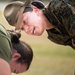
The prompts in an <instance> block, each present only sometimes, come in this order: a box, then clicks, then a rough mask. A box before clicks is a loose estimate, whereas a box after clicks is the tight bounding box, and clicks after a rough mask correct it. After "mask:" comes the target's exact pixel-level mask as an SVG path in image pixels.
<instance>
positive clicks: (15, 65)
mask: <svg viewBox="0 0 75 75" xmlns="http://www.w3.org/2000/svg"><path fill="white" fill-rule="evenodd" d="M19 57H20V56H19V55H18V53H14V55H13V56H12V59H11V61H10V67H11V72H12V73H16V74H18V73H22V72H25V71H26V69H27V65H26V64H25V63H21V62H17V60H18V58H19Z"/></svg>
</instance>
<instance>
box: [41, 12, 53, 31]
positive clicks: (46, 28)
mask: <svg viewBox="0 0 75 75" xmlns="http://www.w3.org/2000/svg"><path fill="white" fill-rule="evenodd" d="M41 14H42V15H41V17H42V21H43V25H44V29H45V30H48V29H52V28H54V26H53V25H52V24H51V23H50V22H49V21H48V19H47V18H46V17H45V15H44V14H43V12H41Z"/></svg>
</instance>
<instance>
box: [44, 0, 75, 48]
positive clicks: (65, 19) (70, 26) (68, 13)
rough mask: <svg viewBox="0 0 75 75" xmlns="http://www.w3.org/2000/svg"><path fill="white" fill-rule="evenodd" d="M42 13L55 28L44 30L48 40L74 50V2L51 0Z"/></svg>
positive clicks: (70, 0)
mask: <svg viewBox="0 0 75 75" xmlns="http://www.w3.org/2000/svg"><path fill="white" fill-rule="evenodd" d="M43 12H44V15H45V16H46V18H47V19H48V20H49V22H50V23H51V24H52V25H53V26H54V27H55V28H53V29H50V30H46V31H47V33H48V38H49V39H50V40H51V41H53V42H55V43H57V44H60V45H65V46H66V45H68V46H71V47H72V48H73V49H75V44H74V43H75V0H52V1H51V2H50V3H49V4H48V5H47V6H46V8H45V9H44V10H43Z"/></svg>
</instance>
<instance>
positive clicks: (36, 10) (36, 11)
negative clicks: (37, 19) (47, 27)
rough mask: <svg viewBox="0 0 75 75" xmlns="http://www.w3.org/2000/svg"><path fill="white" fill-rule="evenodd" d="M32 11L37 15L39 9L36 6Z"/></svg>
mask: <svg viewBox="0 0 75 75" xmlns="http://www.w3.org/2000/svg"><path fill="white" fill-rule="evenodd" d="M33 11H34V12H35V13H37V14H38V15H39V9H38V8H37V7H34V8H33Z"/></svg>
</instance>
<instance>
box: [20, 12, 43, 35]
mask: <svg viewBox="0 0 75 75" xmlns="http://www.w3.org/2000/svg"><path fill="white" fill-rule="evenodd" d="M19 26H20V28H21V29H23V30H24V31H25V32H26V33H27V34H30V35H37V36H40V35H42V33H43V32H44V26H43V22H42V19H41V17H40V16H39V11H32V12H26V13H23V15H22V20H21V22H20V24H19Z"/></svg>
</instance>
